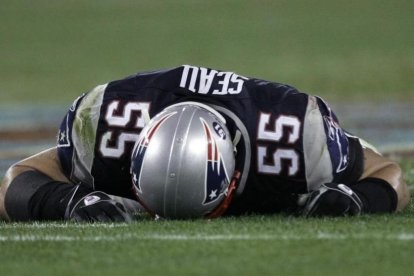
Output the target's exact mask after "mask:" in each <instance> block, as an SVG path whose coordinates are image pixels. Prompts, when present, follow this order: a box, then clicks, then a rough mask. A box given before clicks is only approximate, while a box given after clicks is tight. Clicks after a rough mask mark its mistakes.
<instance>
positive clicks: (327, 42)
mask: <svg viewBox="0 0 414 276" xmlns="http://www.w3.org/2000/svg"><path fill="white" fill-rule="evenodd" d="M413 11H414V2H413V1H408V0H401V1H397V2H395V1H384V0H362V1H345V0H339V1H329V0H318V1H295V0H290V1H287V0H282V1H270V0H264V1H247V0H242V1H235V0H233V1H222V0H211V1H191V0H183V1H180V2H179V3H177V2H175V1H149V0H144V1H132V0H118V1H114V0H102V1H96V2H92V1H81V0H66V1H48V0H37V1H29V0H4V1H2V4H1V5H0V34H1V39H0V69H1V72H0V73H1V74H0V103H1V104H0V110H1V106H4V105H11V104H14V105H20V104H26V105H27V104H32V103H34V102H40V103H44V102H46V103H49V104H50V105H51V106H56V104H64V105H68V103H70V102H71V101H72V100H73V99H74V98H75V97H77V96H78V95H79V94H80V93H82V92H85V91H87V90H89V89H91V88H92V87H94V86H95V85H97V84H99V83H103V82H107V81H109V80H112V79H115V78H120V77H123V76H126V75H128V74H131V73H133V72H136V71H141V70H148V69H155V68H165V67H170V66H176V65H180V64H186V63H187V64H197V65H204V66H209V67H215V68H221V69H225V70H234V71H237V72H238V73H240V74H243V75H247V76H256V77H259V78H265V79H272V80H276V81H280V82H285V83H290V84H292V85H294V86H296V87H298V88H299V89H301V90H303V91H305V92H309V93H312V94H319V95H321V96H323V97H325V98H326V99H327V100H328V101H330V102H332V101H336V102H339V101H344V100H346V101H357V100H359V101H405V102H409V101H412V100H414V93H413V91H414V82H413V81H412V76H413V75H414V36H413V34H412V33H413V29H414V19H413V16H412V14H413ZM401 164H402V166H403V168H404V172H405V178H406V179H407V181H408V183H409V184H410V187H411V188H412V187H413V186H414V169H412V168H413V167H414V160H412V159H404V160H401ZM413 215H414V207H413V206H412V205H410V207H409V208H408V209H407V210H405V211H404V212H402V213H400V214H396V215H382V216H361V217H357V218H337V219H303V218H295V217H286V216H281V215H274V216H266V217H263V216H248V217H242V218H238V219H235V218H221V219H217V220H211V221H207V220H195V221H153V220H151V219H149V218H141V220H140V221H138V222H135V223H133V224H129V225H126V224H116V225H115V224H96V225H93V224H74V223H30V224H25V223H5V222H0V264H1V265H0V275H131V274H132V275H135V274H136V275H166V274H168V275H260V274H262V275H411V274H412V271H413V270H414V263H413V261H412V257H413V252H414V231H413V229H414V228H413V226H414V225H413V224H414V220H413Z"/></svg>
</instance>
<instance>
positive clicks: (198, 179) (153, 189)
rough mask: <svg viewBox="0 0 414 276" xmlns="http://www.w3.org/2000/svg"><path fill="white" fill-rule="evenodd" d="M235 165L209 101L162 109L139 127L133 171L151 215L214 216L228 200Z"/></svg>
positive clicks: (223, 123) (224, 130)
mask: <svg viewBox="0 0 414 276" xmlns="http://www.w3.org/2000/svg"><path fill="white" fill-rule="evenodd" d="M234 167H235V152H234V145H233V143H232V140H231V136H230V133H229V131H228V129H227V127H226V121H225V119H224V117H223V116H221V115H220V113H218V112H217V111H215V110H214V109H212V108H211V107H209V106H207V105H204V104H200V103H197V102H183V103H179V104H175V105H172V106H169V107H167V108H165V109H164V110H163V111H162V112H160V113H159V114H157V115H156V116H155V117H154V118H152V119H151V120H150V121H149V123H148V125H146V127H145V128H144V129H143V130H142V132H141V134H140V136H139V139H138V141H137V142H136V144H135V147H134V150H133V153H132V164H131V175H132V182H133V188H134V190H135V193H136V196H137V198H138V201H139V202H140V203H141V204H142V205H143V206H144V207H145V208H146V209H147V210H148V211H150V212H151V213H153V214H154V215H158V216H161V217H164V218H173V219H184V218H197V217H203V216H210V217H214V216H218V215H220V213H222V212H223V211H224V210H225V209H226V208H227V206H228V204H229V202H230V200H231V197H232V194H233V191H234V190H235V185H236V184H235V183H236V179H237V176H236V177H234V175H237V173H235V172H234V171H235V169H234Z"/></svg>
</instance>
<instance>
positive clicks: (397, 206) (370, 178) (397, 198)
mask: <svg viewBox="0 0 414 276" xmlns="http://www.w3.org/2000/svg"><path fill="white" fill-rule="evenodd" d="M380 182H381V183H380ZM364 185H365V187H364ZM374 185H380V186H381V185H383V186H384V187H385V188H384V192H383V193H384V196H385V194H386V192H385V189H387V188H388V189H389V192H388V193H389V197H388V199H389V200H391V201H392V202H391V201H390V202H391V203H392V204H393V205H394V206H393V207H394V210H391V211H401V210H403V209H404V208H405V207H407V205H408V203H409V200H410V191H409V189H408V187H407V184H406V183H405V181H404V179H403V173H402V170H401V168H400V166H399V165H398V164H397V163H396V162H393V161H392V160H390V159H388V158H386V157H384V156H382V155H381V154H379V153H378V152H377V151H376V150H375V149H373V148H370V147H365V148H364V172H363V174H362V176H361V178H360V180H359V181H358V183H357V184H356V185H355V186H354V188H353V189H354V190H356V191H357V193H358V190H361V191H365V190H367V192H365V193H369V192H368V190H369V189H370V187H371V190H372V193H374V192H375V190H376V189H375V188H377V187H375V186H374ZM377 189H378V188H377ZM393 193H394V194H393ZM361 197H365V198H362V200H363V201H364V200H365V201H366V204H367V205H374V206H372V207H368V206H366V209H368V208H371V209H372V211H375V210H376V209H375V208H376V207H375V206H378V207H377V208H380V207H381V206H380V205H381V204H384V201H386V199H382V200H381V198H378V199H377V200H375V202H373V201H374V199H375V196H374V195H372V196H371V197H369V196H364V195H363V194H361ZM367 211H368V212H370V211H371V210H367Z"/></svg>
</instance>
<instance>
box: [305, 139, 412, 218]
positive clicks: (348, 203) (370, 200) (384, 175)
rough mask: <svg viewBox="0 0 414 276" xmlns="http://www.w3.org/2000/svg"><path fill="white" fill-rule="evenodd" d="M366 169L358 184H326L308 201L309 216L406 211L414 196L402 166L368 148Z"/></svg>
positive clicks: (312, 194) (364, 152) (364, 149)
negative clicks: (410, 191) (406, 181)
mask: <svg viewBox="0 0 414 276" xmlns="http://www.w3.org/2000/svg"><path fill="white" fill-rule="evenodd" d="M363 155H364V168H363V173H362V175H361V177H360V178H359V179H358V181H357V182H356V183H351V184H349V186H347V185H344V184H341V183H326V184H323V185H322V186H321V187H320V188H319V189H318V190H316V191H314V192H312V193H311V194H310V196H309V198H308V199H307V201H306V204H305V206H304V209H303V214H304V215H306V216H324V215H331V216H338V215H358V214H367V213H368V214H372V213H390V212H395V211H401V210H403V209H404V208H405V207H406V206H407V205H408V202H409V198H410V193H409V190H408V187H407V185H406V183H405V181H404V180H403V175H402V170H401V168H400V166H399V165H398V164H397V163H395V162H393V161H392V160H390V159H388V158H386V157H384V156H382V155H381V154H379V153H378V152H377V151H376V150H375V148H371V147H364V148H363Z"/></svg>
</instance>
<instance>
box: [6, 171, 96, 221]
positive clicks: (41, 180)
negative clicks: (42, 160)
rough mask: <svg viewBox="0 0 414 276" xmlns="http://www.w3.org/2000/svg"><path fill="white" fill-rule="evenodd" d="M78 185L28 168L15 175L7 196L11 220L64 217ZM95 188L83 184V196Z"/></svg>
mask: <svg viewBox="0 0 414 276" xmlns="http://www.w3.org/2000/svg"><path fill="white" fill-rule="evenodd" d="M74 187H75V186H74V185H73V184H71V183H65V182H59V181H55V180H53V179H52V178H50V177H48V176H47V175H44V174H43V173H41V172H38V171H26V172H23V173H22V174H20V175H18V176H17V177H15V178H14V179H13V180H12V182H11V183H10V186H9V188H8V190H7V193H6V196H5V208H6V211H7V213H8V215H9V217H10V219H11V220H17V221H31V220H60V219H64V214H65V210H66V206H67V204H68V202H69V199H67V198H68V195H69V194H70V193H71V191H72V190H73V188H74ZM91 190H92V189H90V188H87V187H83V186H82V189H81V190H80V192H79V193H78V194H77V196H78V197H82V196H84V195H86V194H87V193H89V192H90V191H91Z"/></svg>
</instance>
